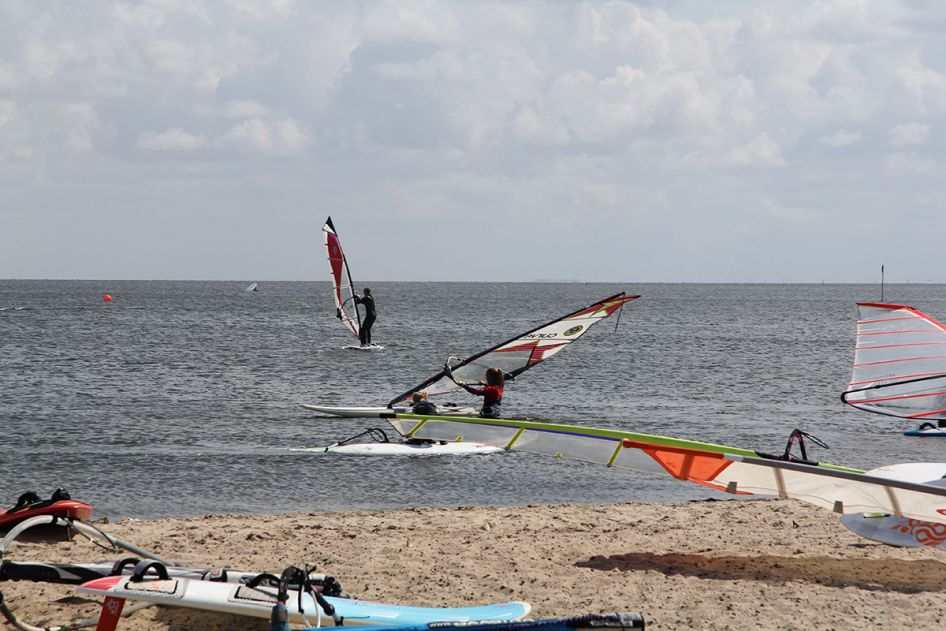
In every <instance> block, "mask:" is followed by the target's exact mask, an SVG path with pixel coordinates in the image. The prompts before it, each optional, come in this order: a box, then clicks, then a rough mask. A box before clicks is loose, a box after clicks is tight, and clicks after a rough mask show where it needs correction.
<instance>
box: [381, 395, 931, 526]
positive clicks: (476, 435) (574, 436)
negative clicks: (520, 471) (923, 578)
mask: <svg viewBox="0 0 946 631" xmlns="http://www.w3.org/2000/svg"><path fill="white" fill-rule="evenodd" d="M388 421H389V422H390V423H391V425H392V426H393V427H394V428H395V429H396V430H398V431H399V432H400V433H401V434H403V435H404V436H407V437H411V438H425V439H432V440H447V441H468V440H469V441H475V442H479V443H484V444H487V445H495V446H498V447H503V448H504V449H507V450H515V451H526V452H532V453H538V454H544V455H549V456H554V457H557V458H568V459H574V460H583V461H586V462H595V463H599V464H603V465H607V466H609V467H623V468H627V469H633V470H635V471H643V472H647V473H656V474H663V475H666V474H669V475H671V476H673V477H675V478H677V479H679V480H687V481H689V482H694V483H696V484H701V485H703V486H708V487H712V488H715V489H718V490H721V491H725V492H727V493H737V494H758V495H772V496H775V497H779V498H782V499H787V498H791V499H796V500H800V501H803V502H808V503H810V504H814V505H815V506H819V507H821V508H826V509H828V510H831V511H834V512H835V513H839V514H855V513H870V512H883V513H888V514H891V515H895V516H897V517H909V518H912V519H919V520H923V521H927V522H935V523H946V488H942V487H939V486H935V485H930V484H923V483H916V482H909V481H904V480H897V479H889V478H885V477H883V473H882V469H877V470H874V471H872V472H869V473H865V472H864V471H862V470H860V469H852V468H849V467H842V466H838V465H831V464H826V463H815V462H810V461H807V460H804V461H799V460H783V459H781V458H779V457H774V456H768V455H765V454H763V453H761V452H757V451H752V450H748V449H739V448H735V447H727V446H724V445H714V444H712V443H701V442H697V441H691V440H682V439H678V438H670V437H667V436H653V435H649V434H637V433H633V432H625V431H621V430H612V429H601V428H593V427H582V426H578V425H564V424H555V423H536V422H530V421H519V420H508V419H483V418H457V417H453V418H448V417H425V416H418V415H413V414H392V415H389V417H388ZM917 466H926V467H929V466H932V467H934V468H935V466H937V465H917Z"/></svg>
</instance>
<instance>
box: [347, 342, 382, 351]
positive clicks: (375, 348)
mask: <svg viewBox="0 0 946 631" xmlns="http://www.w3.org/2000/svg"><path fill="white" fill-rule="evenodd" d="M342 348H343V349H345V350H347V351H364V352H365V353H372V352H380V351H383V350H384V347H383V346H381V345H380V344H372V345H370V346H359V345H357V344H349V345H348V346H343V347H342Z"/></svg>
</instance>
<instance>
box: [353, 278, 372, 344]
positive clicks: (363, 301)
mask: <svg viewBox="0 0 946 631" xmlns="http://www.w3.org/2000/svg"><path fill="white" fill-rule="evenodd" d="M362 291H363V292H364V294H365V295H364V296H354V298H355V304H356V305H364V306H365V319H364V320H362V322H361V330H360V331H359V332H358V334H359V337H360V338H361V346H362V348H366V347H368V346H371V325H372V324H374V321H375V318H376V317H377V315H378V314H377V312H376V311H375V309H374V298H372V297H371V290H370V289H368V288H367V287H365V288H364V289H363V290H362ZM356 308H357V307H356Z"/></svg>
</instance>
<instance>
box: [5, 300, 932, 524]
mask: <svg viewBox="0 0 946 631" xmlns="http://www.w3.org/2000/svg"><path fill="white" fill-rule="evenodd" d="M246 284H247V283H236V282H160V281H155V282H142V281H0V309H2V311H0V374H2V377H0V386H2V388H0V427H2V428H3V432H4V441H3V445H4V447H3V449H2V452H0V502H2V503H10V504H12V502H13V501H15V499H16V497H17V496H18V495H19V494H20V493H21V492H22V491H24V490H27V489H33V490H36V491H38V492H40V493H41V494H46V493H48V492H51V491H52V490H53V489H54V488H56V487H57V486H65V487H66V488H68V489H69V490H70V492H71V493H72V495H73V496H74V497H76V498H78V499H82V500H84V501H87V502H89V503H91V504H93V505H94V506H95V507H96V510H97V513H98V514H100V515H107V516H109V517H113V518H115V517H120V516H134V517H154V516H162V515H200V514H205V513H275V512H288V511H309V510H315V511H321V510H334V509H347V508H397V507H404V506H453V505H474V504H526V503H530V502H611V501H624V500H632V499H633V500H643V501H667V500H686V499H691V498H698V497H710V496H713V497H721V496H722V495H721V494H716V493H715V492H712V491H708V490H704V489H702V488H700V487H698V486H696V485H692V484H683V483H680V482H677V481H675V480H672V479H663V478H659V477H656V476H648V475H644V474H636V473H633V472H627V471H616V470H607V469H605V468H602V467H598V466H594V465H587V464H582V463H573V462H562V461H556V460H553V459H548V458H542V457H538V456H531V455H528V454H499V455H494V456H482V457H452V458H445V457H441V458H351V457H349V458H345V457H340V456H325V455H313V454H304V453H298V452H288V451H287V450H286V448H287V447H290V446H300V445H315V444H327V443H330V442H332V441H334V440H337V439H340V438H344V437H347V436H350V435H352V434H354V433H356V432H358V431H359V430H360V429H362V428H365V427H369V426H372V425H377V424H378V421H369V420H359V419H335V420H330V419H325V418H319V417H315V416H312V415H311V414H309V413H308V412H306V411H305V410H302V409H301V408H299V407H298V406H297V405H296V404H297V403H299V402H311V403H314V402H321V403H324V404H328V405H381V404H383V403H384V402H385V401H387V400H388V399H390V398H391V397H392V396H394V395H396V394H398V393H400V392H402V391H403V390H405V389H407V388H408V387H410V386H412V385H414V384H416V383H417V382H419V381H421V380H422V379H423V378H425V377H426V376H428V375H430V374H432V373H434V372H436V371H437V370H438V369H439V368H440V366H441V365H442V364H443V360H444V358H445V357H447V356H448V355H461V356H462V355H466V354H469V353H472V352H474V351H476V350H479V349H481V348H484V347H485V346H488V345H490V344H492V343H495V342H498V341H501V340H502V339H505V338H506V337H509V336H510V335H512V334H514V333H516V332H518V331H521V330H524V329H526V328H529V327H532V326H534V325H536V324H539V323H541V322H544V321H546V320H549V319H552V318H555V317H557V316H559V315H561V314H564V313H566V312H569V311H571V310H574V309H576V308H578V307H580V306H583V305H586V304H589V303H591V302H593V301H595V300H597V299H599V298H602V297H604V296H606V295H609V294H611V293H613V292H615V291H620V290H622V289H626V290H627V291H629V292H632V293H640V294H642V296H643V297H642V298H641V299H640V300H637V301H635V302H633V303H631V305H629V306H628V307H627V308H625V310H624V312H623V315H622V317H621V322H620V327H619V328H618V329H617V331H615V330H614V319H613V318H612V319H611V320H607V321H605V322H603V323H601V324H599V325H598V326H597V327H595V329H593V330H592V331H591V332H590V333H588V334H587V335H586V336H584V337H583V338H582V339H581V341H580V342H578V343H577V344H575V345H573V346H572V347H570V348H569V349H568V350H566V351H565V352H563V353H561V354H559V355H557V356H556V357H555V358H554V359H552V360H550V361H548V362H546V363H544V364H542V365H540V366H538V367H537V368H535V369H533V370H532V371H530V372H529V373H527V374H526V375H525V376H523V377H521V378H520V379H519V380H518V381H517V382H516V383H515V384H513V385H511V386H509V387H508V388H507V390H506V395H505V397H504V410H505V411H506V412H507V413H509V414H531V415H541V416H545V417H549V418H555V419H572V420H578V421H580V422H582V423H586V424H589V425H607V426H613V427H620V428H625V429H629V430H636V431H643V432H650V433H659V434H667V435H672V436H680V437H687V438H694V439H698V440H707V441H714V442H722V443H725V444H731V445H735V446H741V447H751V448H760V449H765V450H769V451H779V450H781V448H782V446H783V445H784V441H785V438H786V437H787V435H788V433H789V432H790V431H791V430H792V429H793V428H795V427H800V428H803V429H805V430H807V431H809V432H812V433H814V434H815V435H817V436H819V437H821V438H823V439H824V440H826V441H827V442H828V443H829V444H830V445H831V447H832V449H831V450H830V452H824V451H823V450H822V451H821V452H819V453H818V454H817V457H818V458H820V459H823V460H826V461H831V462H836V463H838V464H847V465H851V466H859V467H864V468H868V467H873V466H877V465H880V464H886V463H893V462H904V461H930V460H932V461H940V460H942V459H943V458H942V456H941V455H940V453H941V451H942V450H943V448H944V447H946V441H943V442H940V441H937V440H936V439H926V440H924V439H910V438H905V437H903V436H901V431H902V430H903V429H904V428H905V427H907V426H908V425H910V423H907V422H905V421H901V420H898V419H893V418H886V417H882V416H877V415H870V414H866V413H863V412H859V411H857V410H854V409H851V408H848V407H847V406H845V405H843V404H842V403H841V402H840V401H839V394H840V392H841V391H842V390H843V388H844V387H845V385H846V383H847V379H848V377H849V374H850V363H851V359H852V355H853V344H854V319H855V314H856V311H855V306H854V303H855V301H856V300H877V299H879V297H880V296H879V287H877V286H866V285H690V284H672V285H663V284H645V285H627V286H623V287H622V286H615V285H597V284H553V283H548V284H547V283H533V284H497V283H374V284H373V285H372V289H373V290H374V294H375V296H376V299H377V303H378V310H379V318H378V322H377V324H376V325H375V328H374V337H375V341H376V342H378V343H381V344H384V345H385V346H386V347H387V348H386V350H385V351H384V352H382V353H361V352H356V351H346V350H343V349H342V348H341V347H342V346H343V345H345V344H348V343H350V340H349V339H348V338H347V337H346V333H345V331H344V330H343V329H342V327H341V326H340V325H339V324H338V322H337V320H336V319H335V317H334V309H333V307H332V305H331V297H330V289H329V285H328V283H288V282H286V283H280V282H270V283H266V282H263V283H260V287H259V289H260V290H259V291H258V292H256V293H246V292H244V291H243V289H244V287H245V286H246ZM106 292H107V293H110V294H111V295H113V296H114V297H115V299H114V301H113V302H112V303H111V304H105V303H104V302H102V299H101V296H102V294H104V293H106ZM887 299H888V300H889V301H896V302H901V303H905V304H911V305H913V306H915V307H917V308H919V309H922V310H924V311H926V312H927V313H929V314H930V315H932V316H933V317H938V318H940V319H942V318H943V317H946V292H944V287H943V286H941V285H901V286H893V287H888V288H887Z"/></svg>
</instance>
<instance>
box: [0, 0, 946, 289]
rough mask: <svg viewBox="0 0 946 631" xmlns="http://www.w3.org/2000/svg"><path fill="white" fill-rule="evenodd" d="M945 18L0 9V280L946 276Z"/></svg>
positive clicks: (839, 7)
mask: <svg viewBox="0 0 946 631" xmlns="http://www.w3.org/2000/svg"><path fill="white" fill-rule="evenodd" d="M944 33H946V4H944V3H943V2H940V1H937V0H914V1H902V2H893V1H876V2H873V1H869V0H860V1H858V0H830V1H829V0H826V1H824V2H769V3H759V2H754V1H745V2H736V1H726V2H720V1H717V2H704V1H694V2H673V1H670V2H659V3H656V2H637V3H632V2H565V1H549V2H469V1H458V2H448V1H442V2H441V1H433V0H431V1H428V0H413V1H411V2H384V1H374V2H311V1H302V0H299V1H294V0H259V1H257V0H217V1H212V2H200V1H195V0H141V1H136V2H120V1H102V2H93V1H90V2H71V1H59V2H56V1H48V2H35V1H33V0H6V1H5V2H3V3H0V278H108V279H111V278H132V279H134V278H141V279H235V280H244V279H246V280H325V279H327V265H326V263H325V257H324V250H323V248H322V239H321V232H320V229H321V226H322V223H323V222H324V220H325V217H326V216H327V215H331V216H332V217H333V220H334V222H335V225H336V227H337V229H338V232H339V235H340V237H341V239H342V243H343V245H344V246H345V248H346V251H347V253H348V256H349V260H350V262H351V265H352V271H353V274H354V276H355V277H356V279H361V280H365V281H369V280H488V281H502V280H509V281H522V280H525V281H528V280H534V279H571V280H581V281H615V282H617V281H620V282H634V281H692V282H821V281H826V282H873V281H876V280H877V279H878V278H879V267H880V265H881V264H885V265H886V268H887V280H888V281H893V282H896V281H903V280H911V281H914V282H917V281H923V282H926V281H938V282H946V263H944V261H946V184H944V181H946V179H944V175H946V142H944V139H946V137H944V126H946V125H944V124H946V35H944Z"/></svg>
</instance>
